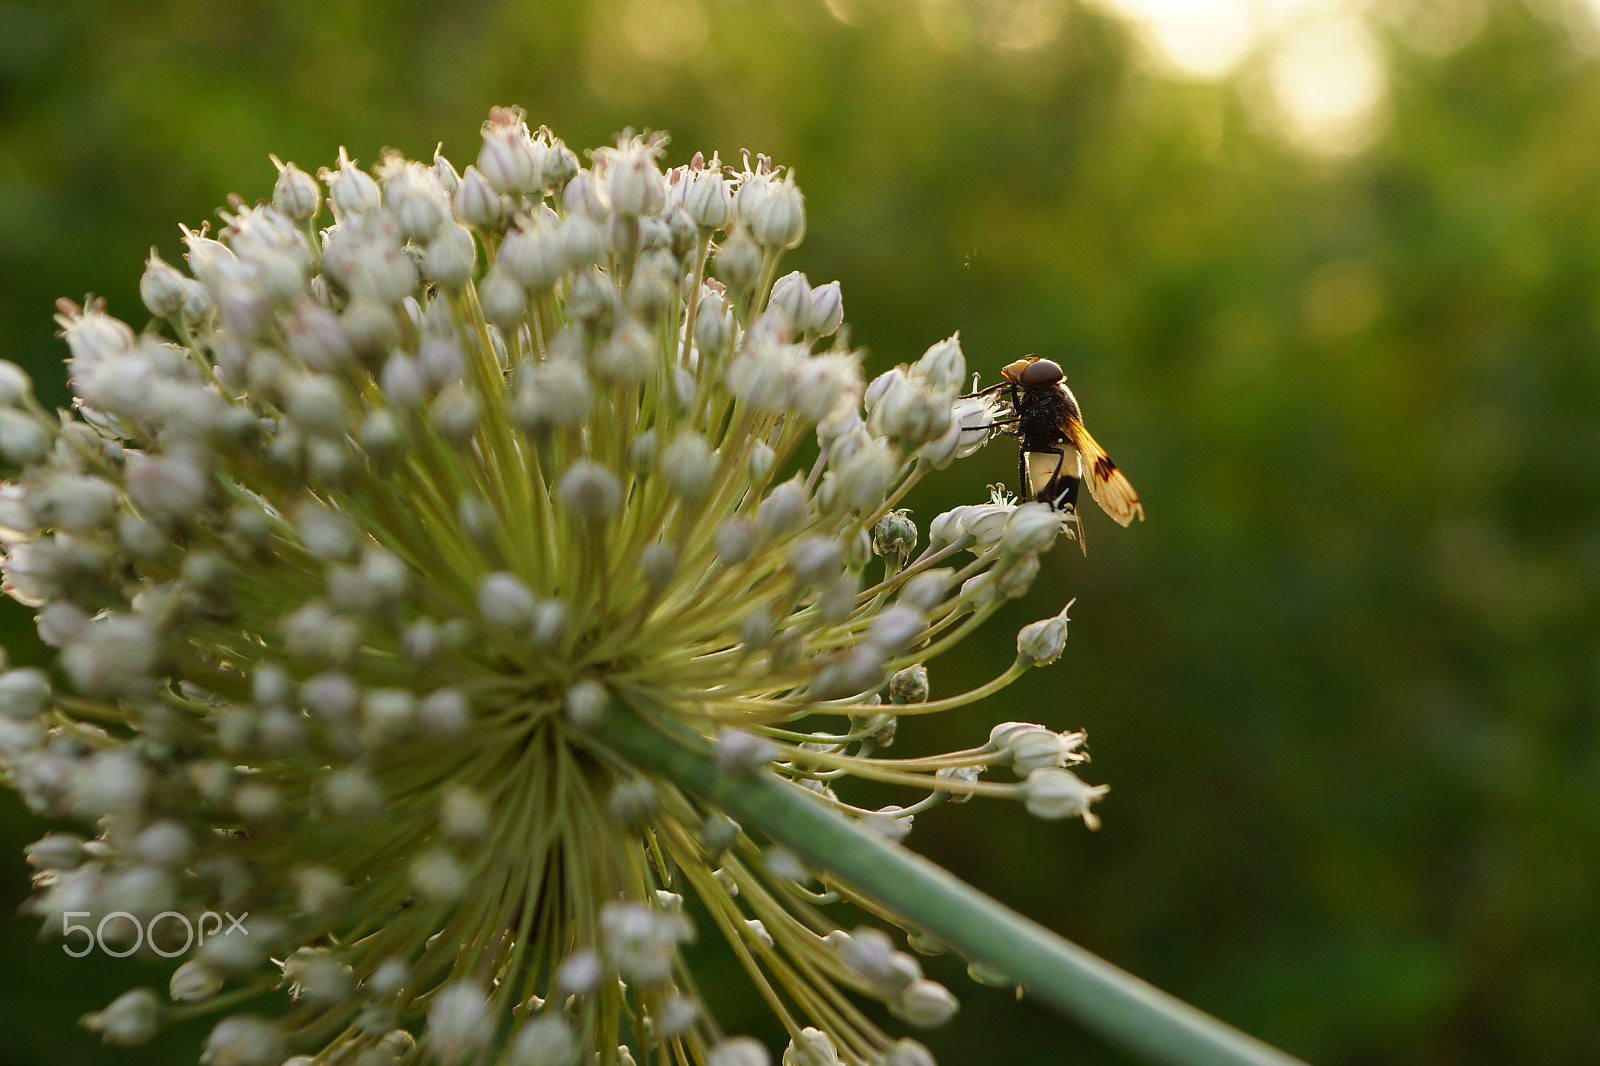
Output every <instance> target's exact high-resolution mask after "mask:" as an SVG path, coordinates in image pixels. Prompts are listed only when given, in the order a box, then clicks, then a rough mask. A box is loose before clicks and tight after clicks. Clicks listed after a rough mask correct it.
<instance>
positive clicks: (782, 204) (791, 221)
mask: <svg viewBox="0 0 1600 1066" xmlns="http://www.w3.org/2000/svg"><path fill="white" fill-rule="evenodd" d="M750 232H751V234H752V235H753V236H754V237H755V239H756V241H757V242H758V243H759V244H761V245H763V246H764V247H767V248H773V249H777V250H780V251H781V250H785V249H789V248H793V247H795V246H796V245H798V244H799V243H800V241H801V240H802V239H803V238H804V237H805V235H806V198H805V197H804V196H802V195H801V193H800V189H799V187H798V186H796V185H795V183H794V173H793V171H791V172H789V173H788V174H786V175H784V178H783V180H782V181H775V182H771V183H769V185H768V188H767V194H766V196H765V197H763V198H762V199H761V201H760V202H759V203H757V204H756V205H755V207H754V209H753V210H752V211H751V212H750Z"/></svg>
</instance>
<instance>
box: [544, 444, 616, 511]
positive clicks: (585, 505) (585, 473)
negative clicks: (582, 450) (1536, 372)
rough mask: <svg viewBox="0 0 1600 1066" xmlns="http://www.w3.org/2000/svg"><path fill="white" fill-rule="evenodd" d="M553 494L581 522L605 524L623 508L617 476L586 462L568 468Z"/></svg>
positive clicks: (578, 462)
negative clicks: (557, 496) (618, 509)
mask: <svg viewBox="0 0 1600 1066" xmlns="http://www.w3.org/2000/svg"><path fill="white" fill-rule="evenodd" d="M556 493H557V494H558V495H559V496H560V497H561V502H562V503H563V504H565V505H566V507H567V509H568V510H570V511H571V512H572V514H573V516H574V517H575V518H577V519H578V520H579V521H582V522H588V523H598V522H604V521H605V520H606V519H608V518H610V517H611V516H612V515H614V514H616V512H617V508H618V507H621V506H622V484H621V483H620V482H619V481H618V480H617V476H616V475H615V474H613V473H612V472H611V471H609V470H607V469H606V468H605V467H603V466H601V465H600V464H599V463H594V462H590V461H589V460H587V459H580V460H578V461H577V462H575V463H573V464H572V465H571V466H570V467H568V468H567V472H566V473H564V474H562V475H561V480H560V481H559V482H557V483H556Z"/></svg>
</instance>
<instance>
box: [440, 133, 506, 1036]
mask: <svg viewBox="0 0 1600 1066" xmlns="http://www.w3.org/2000/svg"><path fill="white" fill-rule="evenodd" d="M485 139H486V140H487V134H485ZM494 1029H495V1026H494V1023H493V1022H492V1021H491V1020H490V1018H489V1004H488V1001H487V1000H485V999H484V997H483V993H482V992H480V991H478V989H477V988H475V987H473V986H472V985H470V984H468V983H466V982H465V981H455V982H452V983H450V984H447V985H445V986H444V987H443V988H441V989H439V991H438V992H436V993H434V996H433V1002H432V1003H431V1004H429V1006H428V1044H429V1046H430V1047H431V1048H432V1049H433V1051H434V1053H435V1054H437V1055H438V1056H439V1057H440V1058H441V1059H443V1060H444V1061H445V1062H446V1063H456V1062H461V1061H462V1060H464V1059H466V1058H468V1057H469V1056H471V1055H472V1054H473V1053H474V1052H477V1051H479V1050H481V1049H482V1048H484V1047H486V1046H488V1043H489V1039H490V1038H491V1037H492V1036H493V1035H494Z"/></svg>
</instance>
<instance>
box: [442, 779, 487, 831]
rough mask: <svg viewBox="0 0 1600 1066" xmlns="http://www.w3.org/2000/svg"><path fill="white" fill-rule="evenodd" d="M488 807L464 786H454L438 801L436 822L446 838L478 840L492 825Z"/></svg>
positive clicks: (477, 795)
mask: <svg viewBox="0 0 1600 1066" xmlns="http://www.w3.org/2000/svg"><path fill="white" fill-rule="evenodd" d="M493 816H494V813H493V812H491V810H490V805H488V802H486V800H485V799H483V795H480V794H478V792H477V791H475V789H470V787H467V786H466V784H456V786H451V787H450V789H448V791H446V792H445V799H443V800H440V808H438V821H440V826H443V829H445V834H446V836H450V837H451V839H454V840H480V839H482V837H483V834H486V832H488V829H490V824H491V823H493Z"/></svg>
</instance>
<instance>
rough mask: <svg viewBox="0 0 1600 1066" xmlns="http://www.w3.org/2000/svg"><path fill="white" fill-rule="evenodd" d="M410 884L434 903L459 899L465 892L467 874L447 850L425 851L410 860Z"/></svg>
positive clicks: (445, 902)
mask: <svg viewBox="0 0 1600 1066" xmlns="http://www.w3.org/2000/svg"><path fill="white" fill-rule="evenodd" d="M410 874H411V884H412V887H414V888H415V889H416V890H417V891H418V892H420V893H421V894H422V895H423V896H425V897H427V899H428V900H429V901H430V902H432V903H435V904H448V903H455V902H457V901H459V900H460V899H461V898H462V897H464V896H465V895H466V894H467V884H468V882H467V874H466V871H465V870H463V869H462V868H461V864H460V863H459V862H457V861H456V860H455V858H454V857H453V856H451V854H450V853H449V852H447V851H443V850H434V851H425V852H423V853H422V854H421V855H419V856H417V857H416V858H415V859H413V860H411V869H410Z"/></svg>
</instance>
